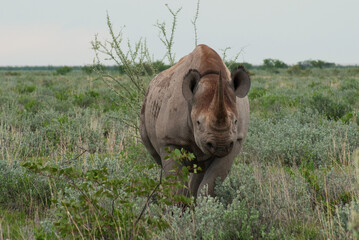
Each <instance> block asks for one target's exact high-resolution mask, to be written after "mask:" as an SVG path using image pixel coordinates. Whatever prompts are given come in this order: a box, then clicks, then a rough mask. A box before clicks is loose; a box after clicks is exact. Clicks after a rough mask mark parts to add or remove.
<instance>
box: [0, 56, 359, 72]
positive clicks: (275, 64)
mask: <svg viewBox="0 0 359 240" xmlns="http://www.w3.org/2000/svg"><path fill="white" fill-rule="evenodd" d="M240 64H241V65H243V66H244V67H245V68H247V69H263V70H268V69H269V70H271V69H272V70H273V69H283V68H289V67H293V66H295V67H299V68H300V69H308V68H352V67H358V65H339V64H335V63H332V62H325V61H322V60H305V61H301V62H298V63H297V64H294V65H288V64H286V63H284V62H283V61H281V60H278V59H271V58H267V59H264V60H263V63H262V64H261V65H253V64H250V63H247V62H234V61H228V62H226V65H227V67H228V68H229V69H230V70H232V69H233V68H235V67H237V66H238V65H240ZM139 66H140V67H141V68H142V69H143V71H144V74H145V73H147V74H150V75H151V74H154V73H158V72H161V71H163V70H165V69H167V68H170V67H171V66H170V65H168V64H166V63H163V62H161V61H156V62H153V63H143V64H141V65H139ZM69 69H71V70H79V71H83V72H85V73H87V74H92V73H94V72H96V71H117V72H119V73H120V74H124V73H125V72H126V68H125V66H121V65H120V66H118V65H113V66H105V65H100V64H96V65H85V66H2V67H1V66H0V71H54V72H56V73H58V74H62V72H63V71H64V70H65V71H64V72H69Z"/></svg>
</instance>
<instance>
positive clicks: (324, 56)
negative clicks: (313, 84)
mask: <svg viewBox="0 0 359 240" xmlns="http://www.w3.org/2000/svg"><path fill="white" fill-rule="evenodd" d="M0 3H1V7H0V66H35V65H37V66H39V65H43V66H45V65H85V64H91V63H93V59H94V56H95V53H94V51H93V50H92V49H91V41H93V40H94V36H95V35H96V34H97V35H98V37H99V39H100V40H106V39H109V33H108V28H107V24H106V14H107V13H108V14H109V16H110V19H111V21H112V24H113V28H114V30H115V31H116V32H118V31H120V30H121V29H123V30H122V31H123V33H124V36H125V38H126V39H128V40H129V41H130V42H135V41H138V40H139V39H140V38H143V39H146V41H147V45H148V47H149V49H150V51H151V53H152V54H153V56H154V58H155V59H162V58H163V56H164V54H165V53H166V51H165V47H164V46H163V44H162V43H161V41H160V39H159V31H158V29H157V28H156V27H155V26H154V25H155V24H156V22H167V28H168V31H170V30H169V28H170V26H171V22H172V16H171V14H170V13H169V11H168V9H167V7H166V6H165V4H168V6H169V7H170V8H172V9H173V10H177V9H178V8H179V7H182V9H181V11H180V12H179V14H178V22H177V28H176V32H175V35H174V47H173V50H174V52H175V54H176V60H178V59H179V58H181V57H182V56H184V55H187V54H188V53H190V52H191V51H192V50H193V49H194V47H195V40H194V29H193V25H192V23H191V21H192V20H193V18H194V16H195V11H196V4H197V1H196V0H183V1H180V0H61V1H59V0H51V1H49V0H0ZM358 10H359V1H358V0H342V1H338V0H271V1H269V0H251V1H249V0H247V1H241V0H221V1H218V0H202V1H201V2H200V9H199V17H198V21H197V29H198V43H203V44H207V45H208V46H210V47H212V48H213V49H214V50H216V51H217V52H218V53H219V54H220V55H222V54H223V50H224V49H226V48H227V47H230V49H229V50H228V51H227V58H228V59H231V58H234V56H236V55H237V53H240V55H239V57H238V61H245V62H249V63H252V64H261V63H262V61H263V59H265V58H274V59H279V60H282V61H284V62H286V63H288V64H295V63H297V62H299V61H303V60H308V59H312V60H317V59H320V60H324V61H328V62H335V63H337V64H359V14H358ZM126 41H127V40H126ZM103 63H104V64H113V63H112V62H106V61H104V62H103Z"/></svg>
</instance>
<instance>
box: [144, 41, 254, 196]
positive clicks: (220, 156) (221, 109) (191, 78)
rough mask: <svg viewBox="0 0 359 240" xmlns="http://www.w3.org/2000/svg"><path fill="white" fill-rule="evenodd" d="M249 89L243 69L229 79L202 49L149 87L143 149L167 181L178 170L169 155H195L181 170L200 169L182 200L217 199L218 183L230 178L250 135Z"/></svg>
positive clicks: (219, 62) (210, 51)
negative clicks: (171, 152) (175, 152)
mask: <svg viewBox="0 0 359 240" xmlns="http://www.w3.org/2000/svg"><path fill="white" fill-rule="evenodd" d="M250 85H251V81H250V76H249V74H248V72H247V71H246V70H245V68H244V67H243V66H241V65H240V66H239V67H238V68H236V69H235V70H233V71H232V73H230V71H229V70H228V68H227V67H226V65H225V64H224V62H223V60H222V59H221V57H220V56H219V55H218V54H217V53H216V52H215V51H214V50H213V49H212V48H210V47H208V46H206V45H198V46H197V47H196V48H195V49H194V50H193V51H192V52H191V53H190V54H188V55H187V56H184V57H183V58H181V59H180V60H179V61H178V63H177V64H175V65H174V66H172V67H171V68H169V69H167V70H165V71H163V72H161V73H159V74H158V75H157V76H155V77H154V79H152V81H151V82H150V83H149V86H148V90H147V93H146V96H145V98H144V101H143V105H142V108H141V114H140V134H141V138H142V142H143V144H144V145H145V147H146V148H147V150H148V151H149V153H150V154H151V155H152V156H153V158H154V160H155V161H156V162H157V163H158V164H160V165H161V166H162V169H163V170H164V175H165V176H168V175H170V174H172V172H173V171H171V170H173V169H174V168H175V166H176V164H177V165H178V163H177V162H176V161H175V160H173V159H165V158H166V156H168V149H170V150H173V149H176V148H177V149H181V148H183V149H185V150H187V151H189V152H191V153H193V154H194V156H195V159H194V160H192V161H183V162H182V163H180V164H181V165H183V166H190V165H192V166H194V165H193V164H196V166H199V167H200V168H201V170H200V171H197V172H196V171H193V172H192V173H190V178H189V179H190V180H189V182H188V183H184V184H186V185H187V188H184V189H182V193H183V194H185V195H187V196H189V195H190V194H192V196H195V197H196V196H198V195H200V194H204V195H210V196H215V193H214V188H215V184H216V181H217V179H218V178H219V179H220V181H224V180H225V178H226V177H227V175H228V173H229V171H230V169H231V166H232V164H233V161H234V159H235V158H236V156H237V155H238V154H239V152H240V150H241V148H242V145H243V142H244V140H245V138H246V135H247V131H248V125H249V102H248V97H247V94H248V91H249V89H250ZM205 186H207V190H206V191H202V189H206V188H205Z"/></svg>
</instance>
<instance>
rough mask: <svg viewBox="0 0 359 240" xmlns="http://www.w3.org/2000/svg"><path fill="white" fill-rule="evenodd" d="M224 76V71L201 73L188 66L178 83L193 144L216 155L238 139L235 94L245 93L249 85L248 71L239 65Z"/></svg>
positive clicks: (205, 151) (236, 95)
mask: <svg viewBox="0 0 359 240" xmlns="http://www.w3.org/2000/svg"><path fill="white" fill-rule="evenodd" d="M222 75H223V76H222ZM223 78H225V79H223ZM228 78H229V77H228V76H227V74H226V73H225V74H222V73H221V72H213V71H209V72H206V73H203V74H202V75H201V74H200V73H199V72H198V71H197V70H193V69H191V70H189V72H188V73H187V75H186V76H185V77H184V81H183V85H182V93H183V96H184V98H185V99H186V101H187V102H188V109H189V112H190V114H189V116H190V117H189V119H188V121H189V125H190V127H191V129H192V130H193V135H194V139H195V142H196V145H197V146H198V147H199V148H200V149H201V151H202V152H203V153H205V154H208V155H211V156H216V157H224V156H226V155H228V154H229V153H230V152H231V150H232V148H233V146H234V145H235V143H236V141H239V142H240V141H241V139H240V137H239V134H238V132H239V125H238V124H239V123H238V120H239V116H238V111H237V107H236V97H239V98H243V97H245V96H246V95H247V93H248V91H249V88H250V78H249V75H248V73H247V72H246V70H245V69H244V68H243V67H242V66H239V67H238V68H237V69H235V70H234V71H233V72H232V74H231V79H228Z"/></svg>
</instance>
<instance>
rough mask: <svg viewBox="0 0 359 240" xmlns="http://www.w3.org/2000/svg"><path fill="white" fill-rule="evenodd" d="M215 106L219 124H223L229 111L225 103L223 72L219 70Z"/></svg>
mask: <svg viewBox="0 0 359 240" xmlns="http://www.w3.org/2000/svg"><path fill="white" fill-rule="evenodd" d="M212 104H213V107H214V116H215V117H216V119H217V124H218V125H222V124H223V123H225V122H226V119H227V111H226V107H225V104H224V87H223V80H222V74H221V72H219V81H218V84H217V88H216V92H215V94H214V99H213V103H212Z"/></svg>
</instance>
